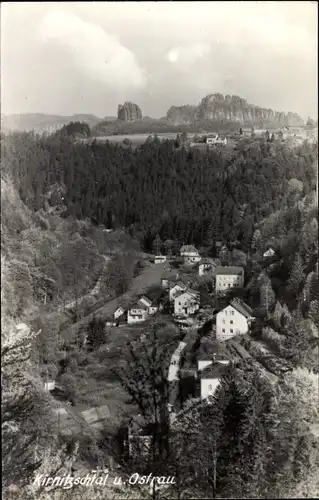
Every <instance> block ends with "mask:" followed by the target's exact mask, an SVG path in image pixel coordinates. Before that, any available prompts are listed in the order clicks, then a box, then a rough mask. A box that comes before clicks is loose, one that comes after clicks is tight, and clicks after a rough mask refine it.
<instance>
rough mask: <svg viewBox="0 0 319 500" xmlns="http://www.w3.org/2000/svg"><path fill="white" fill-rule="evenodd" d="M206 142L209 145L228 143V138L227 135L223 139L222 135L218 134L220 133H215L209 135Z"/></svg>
mask: <svg viewBox="0 0 319 500" xmlns="http://www.w3.org/2000/svg"><path fill="white" fill-rule="evenodd" d="M206 144H207V145H210V146H211V145H215V144H220V145H224V146H226V145H227V138H226V137H225V138H224V139H222V138H221V137H219V136H218V134H214V135H212V136H210V137H207V139H206Z"/></svg>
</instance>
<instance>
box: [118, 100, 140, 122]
mask: <svg viewBox="0 0 319 500" xmlns="http://www.w3.org/2000/svg"><path fill="white" fill-rule="evenodd" d="M117 118H118V120H122V121H124V122H134V121H137V120H141V119H142V111H141V108H140V107H139V106H138V105H137V104H134V103H133V102H129V101H126V102H125V103H124V104H123V105H122V104H119V105H118V109H117Z"/></svg>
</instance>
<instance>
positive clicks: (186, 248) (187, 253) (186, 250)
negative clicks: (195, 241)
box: [180, 245, 201, 264]
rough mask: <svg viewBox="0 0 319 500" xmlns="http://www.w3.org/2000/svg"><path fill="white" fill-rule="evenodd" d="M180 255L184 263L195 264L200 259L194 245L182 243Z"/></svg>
mask: <svg viewBox="0 0 319 500" xmlns="http://www.w3.org/2000/svg"><path fill="white" fill-rule="evenodd" d="M180 255H181V257H183V259H184V263H185V264H196V263H197V262H199V261H200V260H201V256H200V255H199V252H198V250H197V249H196V248H195V247H194V245H183V246H182V247H181V249H180Z"/></svg>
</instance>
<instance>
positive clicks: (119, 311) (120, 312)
mask: <svg viewBox="0 0 319 500" xmlns="http://www.w3.org/2000/svg"><path fill="white" fill-rule="evenodd" d="M124 313H125V311H124V309H123V307H118V308H117V309H116V311H115V312H114V314H113V316H114V319H118V318H120V317H121V316H123V314H124Z"/></svg>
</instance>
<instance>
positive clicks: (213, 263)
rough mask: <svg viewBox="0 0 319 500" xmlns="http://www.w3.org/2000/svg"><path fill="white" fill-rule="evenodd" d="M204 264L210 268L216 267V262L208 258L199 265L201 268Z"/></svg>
mask: <svg viewBox="0 0 319 500" xmlns="http://www.w3.org/2000/svg"><path fill="white" fill-rule="evenodd" d="M202 264H209V265H210V266H214V265H216V262H215V261H214V259H210V258H208V257H205V258H204V259H202V260H200V261H199V263H198V265H199V266H201V265H202Z"/></svg>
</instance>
